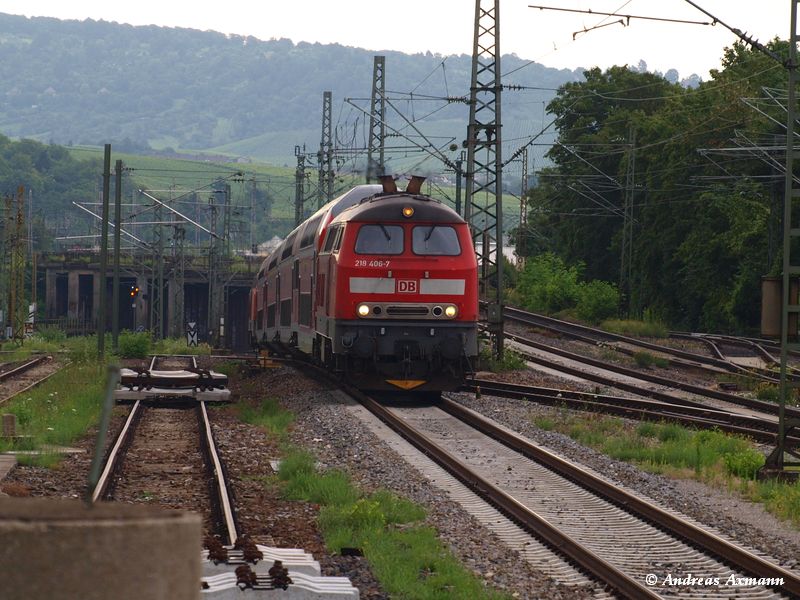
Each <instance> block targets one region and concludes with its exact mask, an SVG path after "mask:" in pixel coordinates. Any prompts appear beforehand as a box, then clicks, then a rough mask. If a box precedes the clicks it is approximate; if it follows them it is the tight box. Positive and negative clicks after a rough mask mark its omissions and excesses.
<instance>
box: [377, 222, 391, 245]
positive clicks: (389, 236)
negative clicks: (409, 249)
mask: <svg viewBox="0 0 800 600" xmlns="http://www.w3.org/2000/svg"><path fill="white" fill-rule="evenodd" d="M378 227H380V228H381V231H382V232H383V235H385V236H386V239H387V240H389V241H390V242H391V241H392V236H391V235H389V232H388V231H386V227H384V226H383V223H378Z"/></svg>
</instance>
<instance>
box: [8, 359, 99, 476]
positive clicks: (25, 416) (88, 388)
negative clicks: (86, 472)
mask: <svg viewBox="0 0 800 600" xmlns="http://www.w3.org/2000/svg"><path fill="white" fill-rule="evenodd" d="M105 382H106V370H105V367H104V366H101V365H99V364H97V363H79V364H72V365H69V366H67V367H65V368H64V369H62V370H61V371H59V372H58V373H56V374H55V375H53V376H52V377H51V378H50V379H48V380H47V381H45V382H44V383H43V384H41V385H39V386H37V387H35V388H33V389H31V390H29V391H27V392H25V393H24V394H22V395H21V396H18V397H15V398H14V399H12V400H11V401H10V402H9V403H8V404H6V405H4V406H3V409H2V412H4V413H12V414H14V415H16V417H17V434H18V435H24V436H30V437H29V438H28V439H27V440H25V441H24V442H22V443H21V444H20V445H18V447H17V449H20V450H32V449H36V448H42V447H46V446H51V445H52V446H68V445H70V444H72V443H73V442H75V441H76V440H77V439H79V438H80V437H82V436H83V435H85V434H86V431H87V430H88V429H89V428H90V427H92V426H93V425H95V424H96V423H97V421H98V419H99V416H100V409H101V405H102V399H103V394H104V388H105ZM10 449H11V442H10V441H9V440H2V439H0V451H7V450H10ZM59 460H60V459H59V457H58V456H57V455H55V454H49V453H45V454H43V455H41V456H34V457H26V456H20V462H29V463H33V464H38V465H42V466H54V465H55V464H57V463H58V462H59Z"/></svg>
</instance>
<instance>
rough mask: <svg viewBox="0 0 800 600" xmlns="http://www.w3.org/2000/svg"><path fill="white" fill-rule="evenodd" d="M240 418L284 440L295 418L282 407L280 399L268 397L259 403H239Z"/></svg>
mask: <svg viewBox="0 0 800 600" xmlns="http://www.w3.org/2000/svg"><path fill="white" fill-rule="evenodd" d="M238 411H239V418H240V419H241V420H242V421H244V422H245V423H249V424H250V425H256V426H258V427H263V428H264V429H266V430H267V431H268V432H269V433H270V434H271V435H273V436H275V437H277V438H278V439H279V440H281V441H284V440H285V439H286V437H287V435H288V428H289V425H290V424H291V423H292V421H293V420H294V415H292V413H290V412H289V411H287V410H284V409H283V408H281V405H280V404H278V401H277V400H275V399H273V398H267V399H265V400H263V401H262V402H260V403H259V404H258V405H256V406H253V405H252V404H245V403H242V404H239V405H238Z"/></svg>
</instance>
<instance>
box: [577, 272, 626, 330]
mask: <svg viewBox="0 0 800 600" xmlns="http://www.w3.org/2000/svg"><path fill="white" fill-rule="evenodd" d="M577 310H578V317H580V318H581V319H583V320H584V321H588V322H589V323H595V324H596V323H600V322H601V321H603V320H604V319H607V318H609V317H611V316H613V315H616V314H617V311H618V310H619V290H617V286H615V285H614V284H613V283H608V282H607V281H600V280H597V279H596V280H594V281H590V282H588V283H584V284H582V285H581V286H580V287H579V291H578V305H577Z"/></svg>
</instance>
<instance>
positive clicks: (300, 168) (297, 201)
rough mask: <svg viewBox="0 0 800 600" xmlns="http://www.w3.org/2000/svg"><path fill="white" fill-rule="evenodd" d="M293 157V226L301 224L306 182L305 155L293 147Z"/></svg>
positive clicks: (296, 147) (298, 148)
mask: <svg viewBox="0 0 800 600" xmlns="http://www.w3.org/2000/svg"><path fill="white" fill-rule="evenodd" d="M294 155H295V156H296V157H297V168H296V169H295V171H294V224H295V226H297V225H300V223H302V222H303V202H304V201H305V190H304V186H305V181H306V153H305V148H303V152H301V151H300V146H295V147H294Z"/></svg>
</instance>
